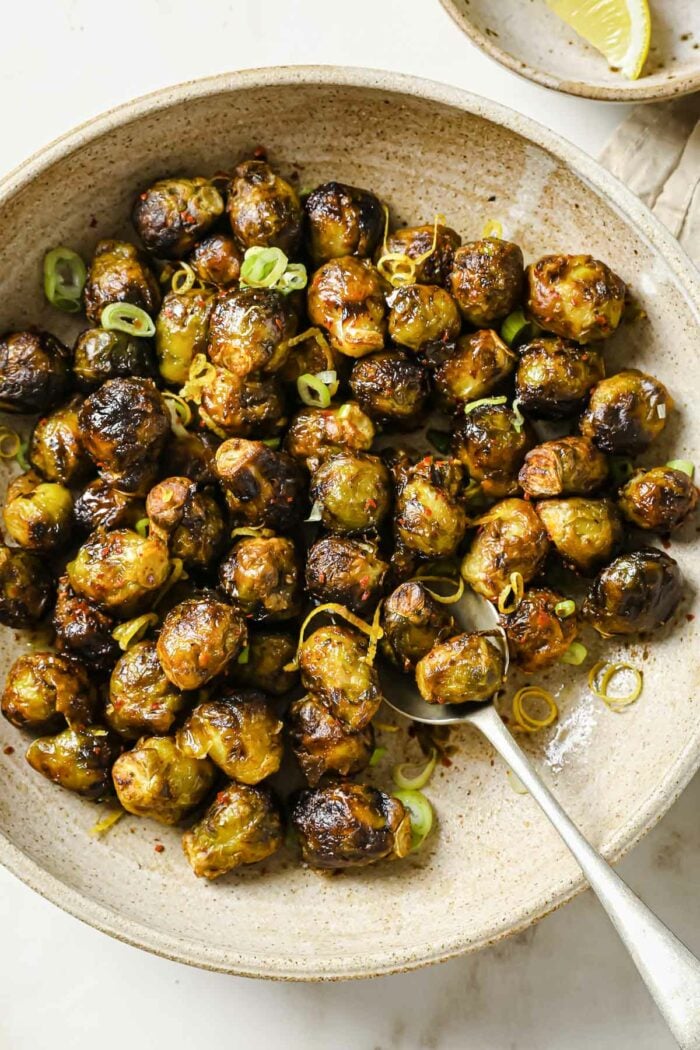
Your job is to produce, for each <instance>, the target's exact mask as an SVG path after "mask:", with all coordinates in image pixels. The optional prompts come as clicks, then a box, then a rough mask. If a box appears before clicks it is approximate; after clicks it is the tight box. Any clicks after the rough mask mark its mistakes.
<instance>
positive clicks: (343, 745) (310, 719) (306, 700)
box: [287, 696, 374, 787]
mask: <svg viewBox="0 0 700 1050" xmlns="http://www.w3.org/2000/svg"><path fill="white" fill-rule="evenodd" d="M287 719H288V726H289V736H290V739H291V741H292V750H293V751H294V754H295V756H296V759H297V762H298V763H299V765H300V767H301V771H302V773H303V774H304V776H305V777H306V780H307V782H308V783H309V784H310V785H311V787H316V785H317V784H318V782H319V780H321V778H322V777H323V776H325V775H326V774H331V775H335V774H337V775H339V776H343V777H350V776H353V775H354V774H355V773H360V772H361V771H362V770H363V769H366V767H367V766H368V765H369V760H370V758H371V757H372V752H373V750H374V731H373V729H372V727H371V726H367V727H366V728H365V729H361V730H360V731H359V732H358V733H353V732H352V730H350V729H348V727H347V726H346V725H343V723H342V722H341V721H340V719H338V718H336V717H335V715H332V714H331V712H330V711H329V710H328V708H327V707H326V706H325V704H323V703H321V701H320V700H319V699H317V698H316V697H315V696H303V697H302V698H301V699H300V700H295V702H294V703H293V704H292V706H291V707H290V708H289V712H288V714H287Z"/></svg>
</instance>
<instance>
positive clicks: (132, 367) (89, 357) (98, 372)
mask: <svg viewBox="0 0 700 1050" xmlns="http://www.w3.org/2000/svg"><path fill="white" fill-rule="evenodd" d="M73 373H74V375H75V378H76V379H77V381H78V386H79V387H80V389H81V390H84V391H86V392H89V391H91V390H96V389H97V387H98V386H100V385H101V384H102V383H105V382H106V381H107V380H108V379H118V378H120V377H133V376H141V377H143V378H144V379H150V378H152V377H153V376H155V374H156V362H155V358H154V356H153V344H152V342H151V340H150V339H143V338H141V337H139V336H134V335H127V334H126V332H109V331H107V329H106V328H87V329H86V330H85V331H84V332H81V333H80V335H79V336H78V338H77V340H76V343H75V351H74V355H73Z"/></svg>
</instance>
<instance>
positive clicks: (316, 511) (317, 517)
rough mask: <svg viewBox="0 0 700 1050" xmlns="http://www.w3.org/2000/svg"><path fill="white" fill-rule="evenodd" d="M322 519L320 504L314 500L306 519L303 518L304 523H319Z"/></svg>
mask: <svg viewBox="0 0 700 1050" xmlns="http://www.w3.org/2000/svg"><path fill="white" fill-rule="evenodd" d="M322 517H323V507H322V506H321V504H320V502H319V501H318V500H316V502H315V503H314V505H313V507H312V508H311V510H310V512H309V516H308V518H304V521H321V519H322Z"/></svg>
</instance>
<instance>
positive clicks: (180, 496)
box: [146, 478, 226, 568]
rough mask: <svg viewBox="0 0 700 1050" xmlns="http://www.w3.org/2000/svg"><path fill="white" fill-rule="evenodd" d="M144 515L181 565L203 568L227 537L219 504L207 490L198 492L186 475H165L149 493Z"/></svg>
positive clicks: (212, 558) (219, 549) (216, 553)
mask: <svg viewBox="0 0 700 1050" xmlns="http://www.w3.org/2000/svg"><path fill="white" fill-rule="evenodd" d="M146 514H147V515H148V519H149V521H150V523H151V528H152V530H153V533H154V535H158V536H160V537H161V538H162V539H163V540H164V541H165V542H166V543H167V544H168V545H169V547H170V554H171V555H172V557H173V558H180V559H181V560H182V562H183V564H184V565H186V566H194V567H198V568H206V566H207V565H209V564H210V563H211V562H212V561H214V559H215V558H217V557H218V555H219V552H220V551H221V548H222V547H223V545H224V542H225V540H226V523H225V522H224V517H223V514H222V513H221V511H220V509H219V504H218V503H217V502H216V500H215V499H214V497H213V496H211V495H210V494H209V493H208V492H197V485H196V483H195V482H194V481H190V479H189V478H166V479H165V481H161V482H159V483H158V484H157V485H156V486H155V487H154V488H152V489H151V491H150V492H149V493H148V497H147V499H146Z"/></svg>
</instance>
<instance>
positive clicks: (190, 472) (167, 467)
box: [161, 430, 221, 485]
mask: <svg viewBox="0 0 700 1050" xmlns="http://www.w3.org/2000/svg"><path fill="white" fill-rule="evenodd" d="M220 444H221V442H220V441H219V439H218V438H217V437H215V436H214V435H213V434H212V433H211V432H210V431H207V430H204V431H201V433H198V434H194V433H192V432H191V431H189V430H186V431H183V432H182V433H181V434H175V433H173V434H172V435H171V436H170V438H169V440H168V443H167V444H166V446H165V449H164V451H163V455H162V457H161V468H162V471H163V472H164V473H167V474H168V475H170V476H171V477H183V478H191V479H192V481H196V482H197V484H198V485H213V484H214V482H215V481H216V474H215V472H214V454H215V452H216V450H217V448H218V446H219V445H220Z"/></svg>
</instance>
